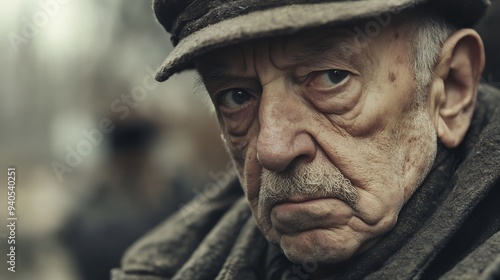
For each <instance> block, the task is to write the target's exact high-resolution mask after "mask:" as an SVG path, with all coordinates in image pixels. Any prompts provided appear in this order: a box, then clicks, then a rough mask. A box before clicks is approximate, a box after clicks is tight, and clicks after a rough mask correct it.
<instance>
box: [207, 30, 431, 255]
mask: <svg viewBox="0 0 500 280" xmlns="http://www.w3.org/2000/svg"><path fill="white" fill-rule="evenodd" d="M405 36H407V35H405V34H404V32H403V31H402V30H397V29H396V28H393V27H387V28H385V29H384V31H383V32H382V33H381V34H380V35H378V36H377V37H375V38H371V39H370V41H369V42H366V43H361V42H360V41H358V40H357V38H356V37H355V36H354V35H353V32H349V29H346V28H337V29H331V28H330V29H321V30H318V31H315V32H307V34H306V33H303V34H299V35H295V36H289V37H280V38H277V39H272V40H263V41H259V42H253V43H248V44H243V45H239V46H236V47H230V48H225V49H223V50H219V51H216V52H213V53H211V54H210V55H207V56H205V57H204V58H202V59H200V60H199V61H197V68H198V70H199V72H200V73H201V75H202V77H203V81H204V83H205V85H206V87H207V89H208V92H209V94H210V96H211V98H212V100H213V102H214V104H215V107H216V110H217V114H218V117H219V121H220V126H221V129H222V131H223V136H224V138H225V140H226V144H227V148H228V150H229V152H230V154H231V156H232V158H233V160H234V162H235V164H236V167H237V170H238V174H239V178H240V181H241V183H242V186H243V188H244V191H245V194H246V197H247V199H248V201H249V203H250V206H251V209H252V212H253V215H254V217H255V219H256V221H257V224H258V226H259V228H260V229H261V230H262V232H263V233H264V234H265V236H266V238H267V239H268V240H269V241H270V242H273V243H277V244H278V245H279V246H280V247H281V248H282V250H283V252H284V253H285V255H286V256H287V257H288V258H289V259H290V260H291V261H293V262H297V263H301V262H304V261H311V260H313V261H315V262H317V263H319V264H326V263H335V262H341V261H345V260H347V259H349V258H350V257H352V256H354V255H357V254H359V253H362V252H363V251H365V250H366V249H367V248H369V247H370V246H371V245H373V243H375V242H376V241H377V240H378V239H379V238H380V237H381V236H382V235H383V234H385V233H386V232H388V231H389V230H390V229H391V228H392V227H393V226H394V225H395V223H396V220H397V217H398V213H399V212H400V210H401V208H402V206H403V205H404V204H405V203H406V201H407V200H408V198H409V197H410V196H411V194H412V193H413V191H414V190H415V189H416V188H417V187H418V185H419V184H420V183H421V181H422V180H423V178H424V177H425V175H426V174H427V172H428V171H429V169H430V166H431V165H432V162H433V160H434V157H435V152H436V133H435V130H434V128H433V125H432V122H431V121H430V118H429V109H428V108H427V107H423V108H419V107H417V106H416V105H415V102H414V100H415V96H416V94H419V93H417V92H415V89H416V85H415V83H414V75H413V66H412V65H413V64H412V62H411V61H410V59H409V58H408V56H409V51H408V50H409V46H408V43H407V42H406V41H405V40H406V39H405Z"/></svg>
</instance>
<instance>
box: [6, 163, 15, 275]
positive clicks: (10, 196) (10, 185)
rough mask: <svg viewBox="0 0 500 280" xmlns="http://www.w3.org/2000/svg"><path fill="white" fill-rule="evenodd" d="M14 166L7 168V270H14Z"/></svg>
mask: <svg viewBox="0 0 500 280" xmlns="http://www.w3.org/2000/svg"><path fill="white" fill-rule="evenodd" d="M16 223H17V216H16V168H15V167H9V168H8V169H7V229H8V239H7V244H8V245H9V246H7V247H8V250H7V251H8V253H7V263H8V264H9V266H8V268H7V269H8V270H9V271H10V272H16Z"/></svg>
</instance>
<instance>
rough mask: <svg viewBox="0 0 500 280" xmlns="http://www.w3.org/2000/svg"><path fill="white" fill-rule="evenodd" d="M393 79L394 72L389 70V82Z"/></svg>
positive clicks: (392, 81)
mask: <svg viewBox="0 0 500 280" xmlns="http://www.w3.org/2000/svg"><path fill="white" fill-rule="evenodd" d="M395 80H396V74H394V72H389V81H391V83H394V81H395Z"/></svg>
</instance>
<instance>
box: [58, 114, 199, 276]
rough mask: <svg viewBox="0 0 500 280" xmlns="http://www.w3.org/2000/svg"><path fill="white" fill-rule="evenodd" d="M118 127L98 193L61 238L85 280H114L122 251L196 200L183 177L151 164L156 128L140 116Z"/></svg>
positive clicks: (118, 122) (119, 122)
mask: <svg viewBox="0 0 500 280" xmlns="http://www.w3.org/2000/svg"><path fill="white" fill-rule="evenodd" d="M113 123H114V124H115V129H114V130H113V131H112V132H111V133H110V134H109V135H106V136H107V139H106V140H107V145H108V147H109V148H108V150H109V160H108V162H107V164H106V165H105V166H104V167H103V168H102V172H101V174H100V178H98V179H97V180H96V187H95V190H94V193H93V194H92V195H91V196H90V197H89V198H88V199H86V201H85V202H84V203H83V205H82V207H81V210H80V211H79V212H77V213H75V214H74V216H73V217H71V218H70V219H69V221H68V223H67V224H66V226H65V228H64V230H63V232H62V238H63V240H64V241H65V244H66V246H67V247H68V248H69V249H70V250H71V251H72V252H73V254H74V256H75V259H76V261H77V263H78V266H79V268H80V271H81V274H82V276H83V279H93V280H100V279H109V270H110V268H112V267H114V266H117V265H119V261H120V256H121V254H123V251H124V250H125V249H126V248H127V247H128V246H129V245H130V244H131V243H132V242H133V241H134V240H136V239H137V238H138V237H139V236H141V235H142V234H144V233H145V232H146V231H148V230H149V229H151V228H152V227H153V226H155V225H156V224H158V223H159V222H160V221H161V220H162V219H164V218H165V217H167V216H168V215H170V213H172V212H173V211H175V210H176V209H177V207H178V206H179V204H180V203H182V202H183V201H186V200H188V199H189V198H190V197H191V194H190V193H189V189H188V187H187V186H186V185H185V184H186V180H183V178H182V174H172V173H168V170H167V172H160V170H158V169H157V168H155V165H154V163H153V162H152V161H151V158H150V156H151V150H152V148H153V147H154V144H155V141H157V140H158V134H159V133H160V131H159V130H160V127H159V125H158V124H157V123H154V122H152V121H151V120H147V119H145V118H143V117H140V116H138V115H135V116H130V117H128V118H127V119H125V120H115V121H114V122H113Z"/></svg>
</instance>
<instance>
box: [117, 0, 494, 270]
mask: <svg viewBox="0 0 500 280" xmlns="http://www.w3.org/2000/svg"><path fill="white" fill-rule="evenodd" d="M486 6H487V3H486V1H481V0H457V1H447V0H432V1H431V0H429V1H423V0H392V1H378V0H364V1H348V0H345V1H340V0H337V1H332V0H330V1H328V0H317V1H305V0H276V1H260V0H253V1H252V0H250V1H221V0H211V1H210V0H206V1H196V0H194V1H179V0H156V1H154V9H155V13H156V16H157V18H158V20H159V22H160V23H161V24H162V25H163V26H164V27H165V28H166V30H167V31H168V32H170V33H171V34H172V37H171V38H172V42H173V44H174V45H175V46H176V47H175V49H174V51H173V52H172V53H171V54H170V56H169V57H168V58H167V60H166V61H165V63H164V65H163V67H162V68H161V69H160V71H159V72H158V76H157V79H158V80H159V81H164V80H166V79H167V78H168V77H169V76H171V75H172V74H174V73H177V72H179V71H182V70H184V69H188V68H196V69H197V71H198V73H199V74H200V77H201V80H202V81H203V84H204V85H205V87H206V89H207V91H208V94H209V96H210V98H211V100H212V101H213V103H214V106H215V110H216V113H217V117H218V120H219V123H220V127H221V130H222V137H223V140H224V142H225V144H226V146H227V150H228V152H229V154H230V156H231V158H232V160H233V163H234V167H235V170H236V173H237V180H235V181H234V182H232V183H230V184H228V185H227V186H225V187H223V188H220V189H216V191H215V192H214V191H211V192H210V195H207V194H205V197H208V198H206V199H205V200H203V203H202V207H197V208H196V207H194V206H193V205H188V206H186V209H187V210H186V209H181V211H180V212H179V213H178V214H177V215H174V216H173V217H171V218H170V219H169V220H168V221H167V222H166V223H165V224H164V225H162V226H160V227H159V228H158V229H157V230H155V231H154V232H153V233H151V234H150V235H149V236H148V237H146V238H145V239H143V240H142V241H140V242H138V243H137V244H136V245H135V246H133V247H132V248H131V249H130V250H129V251H128V253H127V255H126V257H125V258H124V260H123V263H122V266H123V267H122V269H117V270H114V271H113V273H112V275H113V279H323V278H325V279H437V278H443V279H479V278H480V277H486V278H487V277H496V276H499V274H498V268H500V257H499V256H500V233H498V232H499V230H500V186H499V182H500V181H499V174H500V151H499V148H498V145H499V144H500V135H499V133H500V112H498V108H499V104H500V95H499V93H498V92H497V90H495V89H492V88H491V87H488V86H486V85H482V84H481V83H480V77H481V73H482V71H483V67H484V63H485V57H484V50H483V44H482V41H481V38H480V36H479V35H478V34H477V33H476V32H475V31H474V30H472V29H469V28H467V27H469V26H471V25H473V24H474V23H475V22H476V21H477V20H478V19H479V18H480V17H481V15H482V14H483V13H484V11H485V9H486ZM241 190H242V191H241ZM197 202H198V204H199V203H200V200H199V199H198V200H196V199H195V201H194V202H193V203H197ZM198 206H199V205H198ZM189 207H191V208H189ZM189 209H191V210H189ZM193 209H194V210H193ZM183 210H184V211H183ZM486 278H485V279H486Z"/></svg>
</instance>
